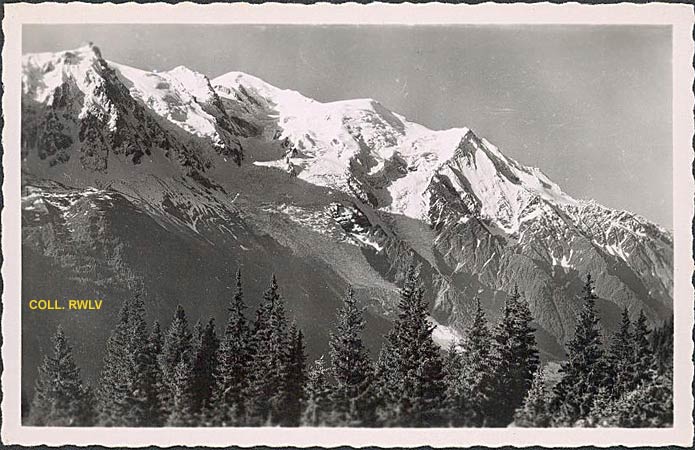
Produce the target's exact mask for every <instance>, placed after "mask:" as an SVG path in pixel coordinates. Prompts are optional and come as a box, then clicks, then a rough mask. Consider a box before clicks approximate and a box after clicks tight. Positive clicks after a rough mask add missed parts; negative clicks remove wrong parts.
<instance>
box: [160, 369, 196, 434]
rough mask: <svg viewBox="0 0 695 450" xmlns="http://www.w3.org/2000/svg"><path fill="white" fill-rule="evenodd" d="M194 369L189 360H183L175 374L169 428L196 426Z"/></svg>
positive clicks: (168, 421)
mask: <svg viewBox="0 0 695 450" xmlns="http://www.w3.org/2000/svg"><path fill="white" fill-rule="evenodd" d="M191 373H192V368H191V364H190V362H189V360H188V359H186V358H181V359H179V361H178V362H177V363H176V367H175V368H174V372H173V380H172V382H171V384H170V389H171V399H170V405H171V413H170V414H169V418H168V419H167V426H170V427H190V426H195V425H196V415H195V413H194V412H193V410H192V405H193V403H194V401H193V398H194V394H193V391H192V389H191V388H192V385H193V383H192V381H193V380H192V377H191Z"/></svg>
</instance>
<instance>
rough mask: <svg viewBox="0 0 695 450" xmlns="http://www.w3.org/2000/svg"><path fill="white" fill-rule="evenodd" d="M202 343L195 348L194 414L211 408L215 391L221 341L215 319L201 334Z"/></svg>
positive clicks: (193, 368) (193, 379)
mask: <svg viewBox="0 0 695 450" xmlns="http://www.w3.org/2000/svg"><path fill="white" fill-rule="evenodd" d="M199 339H200V341H199V342H198V344H197V345H196V346H195V348H196V353H195V356H194V357H193V367H192V371H193V373H192V376H191V384H192V386H191V390H192V393H193V404H192V406H191V410H192V412H193V413H194V414H200V413H201V411H204V410H205V411H206V410H207V409H208V408H209V407H210V406H211V402H212V398H213V391H214V389H215V373H216V371H217V351H218V349H219V346H220V341H219V339H218V338H217V332H216V331H215V319H210V320H209V321H208V323H207V324H206V325H205V327H203V328H202V330H201V332H200V338H199Z"/></svg>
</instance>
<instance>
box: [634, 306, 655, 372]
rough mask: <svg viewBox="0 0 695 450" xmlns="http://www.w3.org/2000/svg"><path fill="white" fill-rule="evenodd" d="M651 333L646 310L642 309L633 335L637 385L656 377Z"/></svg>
mask: <svg viewBox="0 0 695 450" xmlns="http://www.w3.org/2000/svg"><path fill="white" fill-rule="evenodd" d="M649 334H650V331H649V328H648V327H647V317H646V316H645V315H644V311H640V314H639V316H638V317H637V321H636V322H635V333H634V336H633V350H634V353H633V354H634V371H635V379H634V384H635V385H639V384H641V383H644V382H646V381H649V380H652V379H654V378H655V377H656V364H655V361H654V357H653V354H652V347H651V345H650V343H649Z"/></svg>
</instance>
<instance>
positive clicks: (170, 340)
mask: <svg viewBox="0 0 695 450" xmlns="http://www.w3.org/2000/svg"><path fill="white" fill-rule="evenodd" d="M192 344H193V336H192V334H191V331H190V329H189V328H188V319H187V318H186V311H184V309H183V307H182V306H181V305H178V306H177V307H176V312H175V313H174V320H172V322H171V324H170V325H169V329H168V330H167V333H166V336H165V337H164V346H163V347H162V352H161V354H160V358H159V364H160V366H161V367H162V374H163V377H164V384H165V387H166V392H165V394H166V399H167V409H172V408H173V403H172V401H173V395H174V388H175V385H174V383H175V379H176V370H177V369H176V368H177V366H178V365H179V363H180V362H181V361H185V362H186V364H187V366H188V367H190V362H191V358H192V355H191V352H192Z"/></svg>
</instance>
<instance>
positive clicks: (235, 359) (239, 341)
mask: <svg viewBox="0 0 695 450" xmlns="http://www.w3.org/2000/svg"><path fill="white" fill-rule="evenodd" d="M227 311H228V312H229V317H228V319H227V327H226V328H225V331H224V336H223V337H222V342H221V343H220V350H219V362H218V366H217V373H216V377H215V378H216V392H215V398H214V404H215V406H214V410H215V415H216V416H217V418H216V420H215V421H216V422H217V423H219V424H221V425H231V424H237V425H240V424H244V423H245V416H246V403H247V401H248V386H249V375H250V374H249V371H250V365H251V359H252V351H253V348H252V342H251V330H250V328H249V323H248V320H247V319H246V315H245V314H246V312H245V311H246V304H245V303H244V293H243V289H242V284H241V270H237V273H236V291H235V292H234V295H233V297H232V299H231V301H230V302H229V306H228V308H227Z"/></svg>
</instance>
